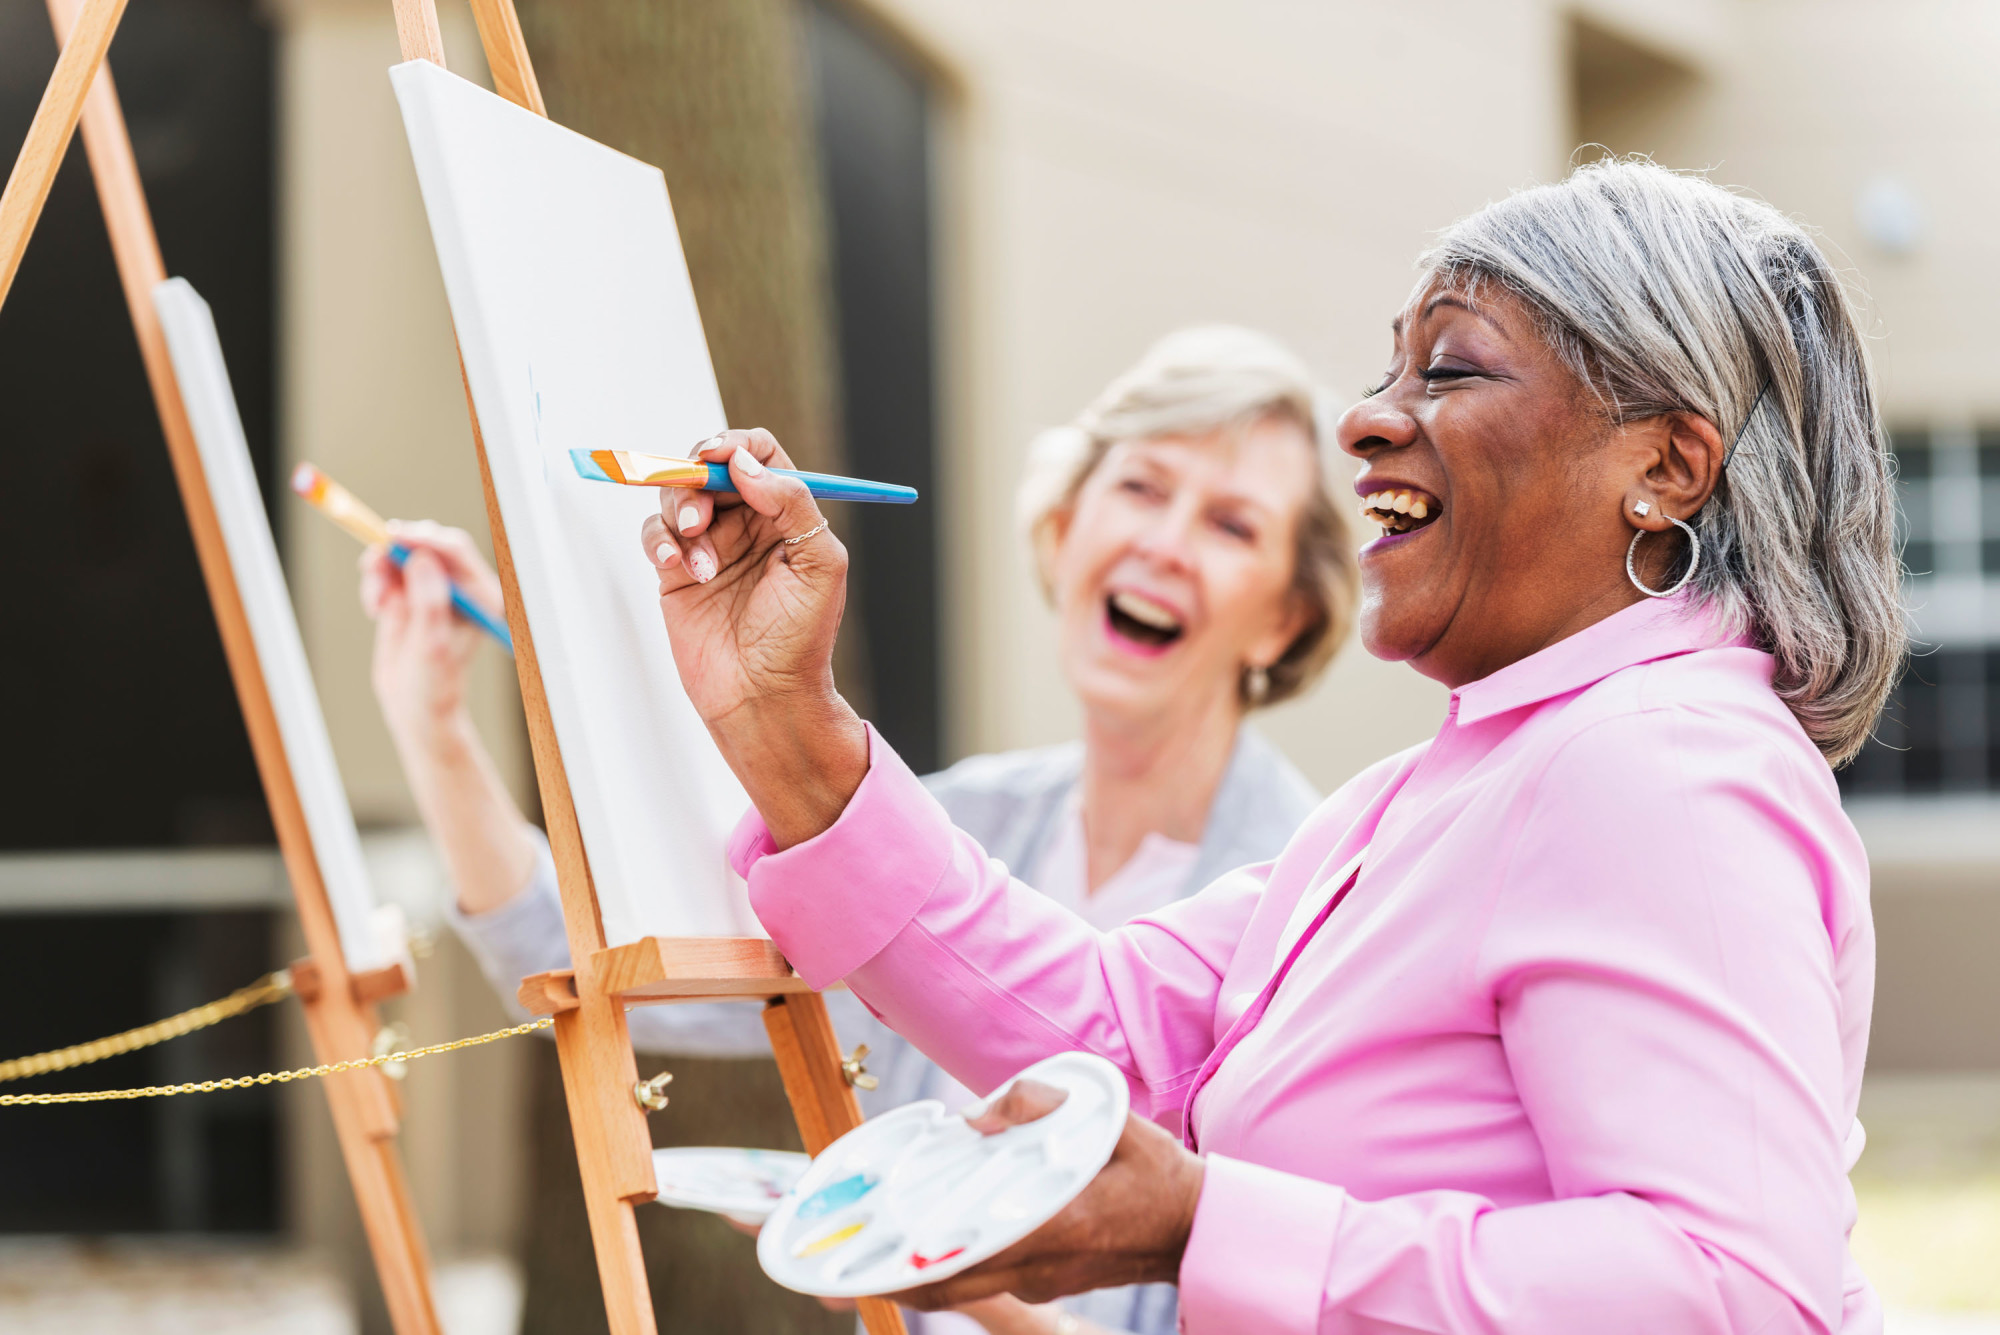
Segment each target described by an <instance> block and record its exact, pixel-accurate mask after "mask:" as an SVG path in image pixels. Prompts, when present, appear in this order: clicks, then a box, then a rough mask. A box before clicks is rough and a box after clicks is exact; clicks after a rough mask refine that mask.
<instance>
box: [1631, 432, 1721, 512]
mask: <svg viewBox="0 0 2000 1335" xmlns="http://www.w3.org/2000/svg"><path fill="white" fill-rule="evenodd" d="M1624 434H1625V436H1626V440H1627V443H1628V444H1629V445H1630V446H1631V447H1632V460H1631V462H1632V466H1633V467H1632V476H1631V478H1630V480H1629V481H1628V482H1627V483H1626V485H1625V497H1624V503H1623V506H1622V509H1623V511H1624V518H1625V522H1626V523H1628V524H1630V525H1631V526H1632V527H1634V528H1642V529H1645V530H1647V531H1648V532H1651V533H1658V532H1661V531H1663V530H1665V529H1668V528H1671V527H1672V526H1673V521H1674V520H1676V519H1681V520H1685V519H1689V518H1691V517H1692V516H1693V515H1694V514H1695V512H1696V511H1698V510H1700V509H1701V507H1702V506H1704V505H1706V504H1708V498H1709V497H1710V496H1712V495H1714V494H1715V488H1716V486H1717V485H1718V484H1720V483H1721V481H1722V458H1723V454H1724V453H1725V448H1724V445H1723V440H1722V433H1721V432H1720V431H1718V430H1716V428H1715V423H1713V422H1711V421H1709V420H1708V419H1707V418H1706V417H1703V416H1701V415H1699V414H1697V413H1663V414H1661V415H1660V416H1658V417H1649V418H1647V419H1646V420H1644V421H1642V422H1634V423H1632V424H1630V425H1629V426H1628V427H1626V428H1625V432H1624Z"/></svg>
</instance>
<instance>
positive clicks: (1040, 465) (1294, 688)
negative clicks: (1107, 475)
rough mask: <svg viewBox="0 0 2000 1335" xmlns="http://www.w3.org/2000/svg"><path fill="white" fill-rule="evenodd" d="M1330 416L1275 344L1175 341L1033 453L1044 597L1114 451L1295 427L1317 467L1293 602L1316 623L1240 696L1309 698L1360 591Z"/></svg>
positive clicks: (1210, 334)
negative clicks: (1071, 526) (1330, 451)
mask: <svg viewBox="0 0 2000 1335" xmlns="http://www.w3.org/2000/svg"><path fill="white" fill-rule="evenodd" d="M1321 416H1322V414H1321V412H1320V394H1319V390H1318V387H1317V386H1316V385H1315V384H1314V382H1313V377H1312V373H1311V372H1310V371H1308V370H1307V369H1306V365H1305V363H1304V362H1302V361H1300V360H1299V359H1298V357H1297V356H1296V355H1295V354H1293V352H1292V351H1291V350H1290V349H1289V348H1287V347H1285V345H1284V344H1282V343H1280V342H1278V340H1276V339H1274V338H1272V337H1271V336H1270V335H1268V334H1260V333H1258V332H1256V331H1255V330H1253V329H1242V328H1239V327H1237V326H1235V325H1198V326H1195V327H1193V328H1189V329H1182V330H1178V331H1176V332H1175V333H1171V334H1168V335H1167V336H1166V337H1165V338H1163V339H1161V340H1160V341H1159V342H1157V343H1155V344H1154V345H1153V346H1152V347H1151V348H1149V349H1147V350H1146V355H1145V356H1143V357H1141V358H1140V359H1139V362H1138V364H1137V365H1135V366H1134V367H1132V368H1131V369H1130V370H1129V371H1126V372H1125V373H1124V374H1123V375H1121V376H1119V377H1118V378H1117V379H1116V380H1113V381H1112V382H1111V383H1110V384H1109V385H1107V386H1105V389H1104V392H1103V393H1101V394H1099V395H1098V396H1097V398H1096V399H1094V400H1092V401H1091V404H1090V406H1089V407H1087V408H1085V409H1084V410H1083V411H1082V412H1081V413H1079V414H1078V415H1077V418H1076V420H1075V421H1074V422H1072V423H1071V424H1070V425H1068V426H1060V427H1056V428H1054V429H1052V430H1049V431H1044V432H1043V433H1042V434H1041V435H1040V436H1038V437H1036V439H1035V442H1034V444H1033V445H1031V446H1030V447H1029V450H1028V467H1027V471H1026V472H1025V473H1024V474H1023V475H1022V478H1021V489H1020V491H1019V493H1018V494H1017V496H1016V498H1015V513H1016V515H1017V517H1018V518H1019V521H1020V524H1021V528H1022V530H1023V531H1024V532H1025V533H1026V534H1027V537H1028V541H1029V543H1030V545H1031V546H1032V548H1033V551H1034V556H1035V568H1036V573H1037V575H1038V576H1039V578H1040V579H1041V584H1042V592H1043V593H1044V594H1049V593H1050V592H1051V591H1052V590H1051V586H1050V580H1049V571H1050V568H1051V565H1052V562H1053V558H1054V555H1055V546H1056V539H1055V535H1056V533H1057V531H1058V529H1059V527H1060V526H1059V525H1058V523H1057V520H1058V519H1059V518H1060V517H1061V516H1063V515H1064V514H1066V513H1067V512H1068V511H1069V509H1070V507H1071V506H1072V505H1074V504H1075V502H1076V496H1077V492H1078V491H1080V490H1081V489H1082V487H1083V483H1084V479H1086V478H1088V477H1089V476H1090V475H1091V473H1092V472H1094V471H1096V468H1097V465H1098V464H1099V463H1101V462H1102V461H1103V459H1104V456H1105V454H1106V452H1108V451H1109V450H1110V449H1111V447H1112V446H1113V445H1115V444H1117V443H1118V442H1119V441H1121V440H1142V439H1146V438H1148V437H1162V436H1183V437H1200V436H1207V435H1212V434H1214V433H1215V432H1218V431H1229V430H1235V429H1240V428H1248V427H1251V426H1255V425H1256V424H1257V423H1259V422H1262V421H1265V420H1268V419H1270V418H1281V419H1284V420H1288V421H1292V422H1295V423H1297V424H1298V426H1299V427H1300V428H1301V429H1302V430H1303V431H1304V432H1305V435H1306V439H1307V441H1308V442H1309V443H1310V444H1311V446H1312V449H1313V462H1314V468H1313V489H1312V493H1311V495H1310V496H1308V498H1307V500H1306V504H1305V509H1304V511H1303V512H1302V513H1301V514H1300V516H1299V528H1298V536H1297V543H1296V548H1295V556H1294V560H1293V571H1292V593H1293V596H1295V597H1296V598H1298V599H1299V601H1300V604H1301V605H1302V606H1303V607H1304V608H1305V610H1306V624H1305V626H1304V628H1303V629H1301V630H1300V631H1299V633H1298V635H1297V636H1295V637H1294V638H1293V640H1292V642H1291V644H1290V645H1288V646H1287V647H1286V649H1285V652H1284V653H1283V654H1281V655H1279V657H1278V661H1277V662H1275V663H1273V664H1272V665H1271V666H1270V668H1269V669H1268V670H1267V671H1266V673H1265V674H1264V676H1263V677H1262V679H1261V680H1259V679H1258V678H1256V677H1255V676H1253V675H1251V674H1246V676H1245V679H1244V682H1243V683H1242V684H1241V685H1240V686H1239V688H1238V696H1239V699H1240V700H1241V702H1242V703H1243V704H1244V705H1245V706H1246V707H1254V706H1258V705H1272V704H1276V703H1278V702H1279V701H1280V700H1284V699H1288V698H1290V697H1291V696H1294V695H1298V694H1299V693H1301V692H1302V691H1304V690H1306V689H1307V688H1308V687H1310V686H1311V685H1312V684H1313V682H1314V681H1315V680H1317V679H1318V677H1319V675H1320V673H1321V672H1323V671H1325V669H1326V665H1327V664H1328V663H1330V662H1331V661H1332V660H1333V655H1334V653H1335V651H1336V650H1338V649H1339V648H1340V644H1341V641H1343V640H1344V639H1346V638H1347V631H1348V628H1349V626H1351V625H1352V624H1353V620H1354V605H1355V601H1356V588H1357V585H1358V584H1359V582H1360V572H1359V569H1358V566H1357V561H1356V556H1355V542H1354V535H1353V531H1352V529H1351V528H1350V527H1349V525H1348V521H1347V511H1346V510H1345V508H1343V507H1341V506H1338V505H1335V504H1334V503H1333V497H1332V495H1331V494H1330V492H1329V491H1328V489H1327V481H1326V470H1325V466H1324V461H1323V460H1322V459H1321V458H1320V449H1321V442H1322V439H1323V438H1324V436H1325V434H1326V433H1325V432H1324V431H1323V430H1322V429H1321V425H1320V419H1321Z"/></svg>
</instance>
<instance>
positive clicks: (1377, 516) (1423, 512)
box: [1361, 487, 1444, 535]
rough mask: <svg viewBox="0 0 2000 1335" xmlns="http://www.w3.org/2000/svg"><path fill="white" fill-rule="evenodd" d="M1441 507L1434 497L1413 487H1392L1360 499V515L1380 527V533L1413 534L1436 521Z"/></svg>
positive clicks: (1440, 503)
mask: <svg viewBox="0 0 2000 1335" xmlns="http://www.w3.org/2000/svg"><path fill="white" fill-rule="evenodd" d="M1443 512H1444V505H1443V503H1442V502H1440V501H1439V500H1438V498H1437V497H1435V496H1433V495H1431V494H1430V493H1429V492H1427V491H1420V490H1418V489H1417V488H1415V487H1392V488H1390V489H1389V490H1387V491H1377V492H1371V493H1370V494H1369V495H1366V496H1363V497H1362V498H1361V513H1362V515H1363V516H1365V517H1366V518H1369V519H1372V520H1374V521H1375V522H1376V523H1378V524H1380V525H1381V526H1382V532H1383V533H1384V534H1385V535H1386V534H1394V533H1414V532H1416V531H1417V530H1418V529H1420V528H1423V527H1425V526H1427V525H1430V524H1434V523H1436V522H1437V517H1438V516H1439V515H1440V514H1442V513H1443Z"/></svg>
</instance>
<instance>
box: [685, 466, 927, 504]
mask: <svg viewBox="0 0 2000 1335" xmlns="http://www.w3.org/2000/svg"><path fill="white" fill-rule="evenodd" d="M771 471H772V472H773V473H780V474H783V475H784V476H785V477H795V478H797V479H799V480H800V481H801V482H803V483H805V484H806V490H807V491H809V492H811V493H812V494H813V495H815V496H817V497H819V498H820V499H821V500H823V501H880V502H882V503H883V504H885V505H910V504H913V503H915V501H916V499H917V489H916V488H915V487H899V486H897V485H896V484H895V483H893V482H870V481H868V480H866V479H865V478H858V477H835V476H834V475H833V474H831V473H802V472H800V471H799V470H798V469H796V468H773V469H772V470H771ZM702 490H703V491H732V492H733V491H735V490H736V483H735V482H733V481H731V480H730V477H729V465H728V464H713V463H712V464H709V466H708V485H707V486H706V487H703V488H702Z"/></svg>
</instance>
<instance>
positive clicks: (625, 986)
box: [101, 0, 904, 1335]
mask: <svg viewBox="0 0 2000 1335" xmlns="http://www.w3.org/2000/svg"><path fill="white" fill-rule="evenodd" d="M101 2H110V0H101ZM391 3H392V4H393V6H394V8H395V13H396V33H397V36H398V38H399V39H400V40H401V43H402V52H403V58H404V59H405V60H427V61H430V62H431V63H432V64H434V65H437V66H438V67H440V68H445V58H444V41H443V38H442V35H441V34H440V32H439V29H438V20H437V10H436V6H435V4H434V3H433V0H391ZM472 16H473V21H474V22H475V24H477V26H478V29H479V42H480V46H481V47H482V48H483V49H484V51H485V54H486V64H487V67H488V69H490V70H491V71H492V75H493V86H494V89H495V91H497V92H498V93H499V95H500V96H502V97H504V98H506V99H507V100H509V101H511V102H513V103H514V104H515V105H517V106H520V107H523V108H525V109H526V110H528V111H531V112H534V113H535V114H536V115H538V116H547V115H548V112H547V110H546V109H545V108H544V106H543V104H542V95H541V89H540V86H539V85H538V83H537V82H536V79H535V73H534V67H533V64H532V63H531V62H530V60H529V59H528V50H527V45H526V43H525V41H524V40H523V38H522V35H521V25H520V21H519V18H518V16H517V15H516V14H515V11H514V4H513V0H472ZM459 377H460V380H461V381H462V382H463V381H465V367H464V360H463V358H462V357H461V359H460V363H459ZM464 387H465V393H466V408H467V410H468V413H469V415H470V417H471V421H472V443H473V449H474V452H475V453H476V454H477V456H478V459H479V478H480V485H481V486H482V488H483V489H484V491H485V497H486V519H487V523H488V526H489V528H490V529H491V532H492V536H493V563H494V565H495V567H497V569H498V572H499V575H500V587H501V591H502V593H503V594H504V595H505V599H506V606H507V628H508V630H509V631H510V632H511V633H512V634H513V637H514V669H515V672H516V674H517V675H518V677H519V678H520V683H521V704H522V707H523V711H524V713H525V714H526V716H527V724H528V741H529V746H530V749H531V750H532V752H533V754H534V758H535V779H536V782H537V785H538V786H539V788H540V790H541V797H542V815H543V820H544V823H545V825H546V827H547V830H548V836H549V852H550V855H551V858H552V859H553V861H554V862H555V868H556V885H557V889H558V890H559V891H560V893H561V896H562V906H563V927H564V932H565V935H566V936H567V937H568V940H569V954H570V959H571V960H572V961H573V967H572V968H570V969H566V970H562V971H560V972H557V973H553V974H538V975H536V976H535V977H533V978H530V979H527V980H525V981H524V982H523V984H522V989H521V999H522V1003H523V1004H524V1005H526V1006H528V1008H529V1009H530V1010H535V1011H537V1012H538V1013H540V1014H545V1015H553V1016H554V1017H555V1022H556V1023H555V1037H556V1051H557V1054H558V1056H559V1057H560V1059H561V1063H562V1075H563V1094H564V1097H565V1099H566V1100H567V1102H568V1105H569V1115H570V1127H571V1130H572V1131H573V1133H574V1136H575V1141H576V1155H577V1169H578V1173H579V1176H580V1177H581V1178H582V1179H583V1196H584V1208H585V1211H586V1213H587V1215H588V1217H589V1220H590V1236H591V1243H592V1245H593V1247H594V1248H595V1250H596V1254H597V1270H598V1278H599V1279H600V1280H601V1281H602V1283H603V1287H604V1308H605V1315H606V1318H607V1320H608V1322H609V1325H610V1328H611V1332H612V1335H656V1332H657V1323H656V1322H655V1320H654V1317H653V1304H652V1297H651V1294H650V1292H649V1289H648V1285H647V1280H646V1268H645V1261H644V1258H643V1257H642V1256H641V1254H640V1250H639V1231H638V1223H637V1220H636V1219H635V1218H634V1216H633V1213H632V1211H633V1207H634V1205H635V1204H636V1203H638V1202H643V1201H650V1200H652V1199H653V1198H654V1197H655V1196H656V1195H658V1185H657V1183H656V1181H655V1179H654V1176H653V1141H652V1133H651V1131H650V1130H649V1129H648V1127H647V1124H646V1112H647V1106H646V1105H645V1104H643V1103H642V1102H640V1098H639V1095H640V1092H641V1087H640V1085H639V1079H638V1065H637V1062H636V1060H635V1058H634V1055H633V1051H632V1040H631V1035H630V1034H629V1032H628V1031H627V1029H626V1025H625V1009H626V1007H627V1006H629V1005H632V1004H635V1003H639V1002H665V1001H691V1000H698V999H721V998H737V999H756V998H765V999H767V1004H766V1006H765V1008H764V1026H765V1029H766V1030H767V1031H768V1032H769V1034H770V1038H771V1049H772V1052H773V1054H774V1055H775V1056H776V1057H777V1061H778V1071H779V1074H780V1076H781V1077H782V1078H783V1080H784V1085H785V1094H786V1097H787V1098H788V1099H789V1101H790V1102H791V1105H792V1112H793V1115H794V1116H795V1117H796V1119H797V1121H798V1126H799V1138H800V1140H801V1141H802V1142H803V1143H804V1145H805V1148H806V1150H807V1152H808V1153H811V1154H817V1153H819V1152H820V1151H821V1150H823V1149H825V1148H826V1147H827V1145H829V1144H831V1143H832V1142H833V1141H834V1140H835V1139H837V1138H838V1137H839V1136H841V1135H842V1134H844V1133H845V1132H847V1131H849V1130H851V1129H852V1128H854V1127H856V1126H859V1125H860V1124H861V1109H860V1105H859V1104H857V1103H856V1102H855V1099H854V1090H853V1089H852V1088H851V1087H850V1083H849V1076H848V1073H847V1070H846V1069H845V1068H844V1065H843V1061H842V1057H841V1052H840V1047H839V1044H838V1042H837V1041H836V1039H835V1037H834V1032H833V1024H832V1022H831V1021H830V1020H829V1019H828V1017H827V1013H826V1003H825V1002H824V1001H823V1000H822V999H821V998H820V996H819V994H818V993H817V992H814V991H812V990H811V989H809V988H807V987H806V986H805V984H804V982H803V981H802V980H800V979H799V978H798V977H797V975H795V974H794V973H793V972H792V969H791V966H790V965H788V964H787V963H786V962H785V960H784V958H783V957H782V956H781V955H779V954H778V951H777V947H775V946H773V945H772V944H771V943H770V942H769V941H765V940H761V939H757V938H724V939H720V940H717V939H714V938H683V937H651V938H648V939H645V940H642V941H636V942H632V943H630V944H627V945H623V946H609V945H608V943H607V942H606V940H605V936H604V919H603V915H602V913H601V912H600V911H599V908H598V903H597V891H596V887H595V884H594V883H593V881H592V879H591V872H590V859H589V855H588V853H587V852H586V850H585V849H584V846H583V832H582V829H581V827H580V825H579V824H578V821H577V814H576V802H575V799H574V797H573V795H572V793H571V791H570V786H569V776H568V773H567V771H566V770H565V769H564V766H563V760H562V746H561V743H560V741H559V739H558V738H557V737H556V732H555V724H554V722H553V721H552V719H551V717H550V714H549V702H548V695H547V692H546V691H545V690H544V688H543V685H542V672H541V663H540V660H539V658H538V657H537V656H536V653H535V641H534V635H533V633H532V631H531V630H530V628H529V626H528V618H527V613H526V610H525V609H524V607H523V605H522V602H521V589H520V582H519V580H518V579H517V577H516V573H515V569H514V555H513V549H512V547H511V546H510V545H509V543H508V540H507V526H506V522H505V519H504V517H503V516H502V514H501V512H500V503H499V498H498V496H497V495H496V494H495V492H494V489H493V472H492V468H491V465H490V464H489V462H488V460H487V457H486V442H485V438H484V437H483V436H482V435H481V433H480V429H479V411H478V407H477V405H476V404H474V403H473V402H472V389H471V385H470V383H469V382H466V383H465V386H464ZM859 1307H860V1312H861V1319H862V1321H863V1323H864V1324H865V1325H866V1326H867V1328H868V1330H869V1332H870V1335H904V1326H903V1316H902V1312H901V1310H900V1309H898V1308H897V1306H896V1305H895V1304H894V1303H893V1302H890V1301H888V1300H887V1299H882V1298H864V1299H862V1300H861V1302H860V1304H859Z"/></svg>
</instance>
